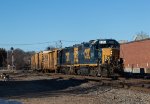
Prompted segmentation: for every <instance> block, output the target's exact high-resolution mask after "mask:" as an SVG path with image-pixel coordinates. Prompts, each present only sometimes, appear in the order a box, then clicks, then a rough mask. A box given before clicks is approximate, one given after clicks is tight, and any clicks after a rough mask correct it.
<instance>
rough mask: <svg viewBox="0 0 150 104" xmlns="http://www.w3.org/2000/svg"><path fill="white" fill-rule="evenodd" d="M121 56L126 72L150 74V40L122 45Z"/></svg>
mask: <svg viewBox="0 0 150 104" xmlns="http://www.w3.org/2000/svg"><path fill="white" fill-rule="evenodd" d="M120 56H121V58H123V59H124V67H125V71H126V72H133V73H150V38H148V39H144V40H138V41H132V42H128V43H123V44H121V45H120Z"/></svg>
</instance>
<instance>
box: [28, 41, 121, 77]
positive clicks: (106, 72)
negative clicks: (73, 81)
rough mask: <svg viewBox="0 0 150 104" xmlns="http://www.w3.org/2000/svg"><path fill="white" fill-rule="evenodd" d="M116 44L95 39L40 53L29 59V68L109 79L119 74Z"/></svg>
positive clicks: (118, 49)
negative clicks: (107, 77)
mask: <svg viewBox="0 0 150 104" xmlns="http://www.w3.org/2000/svg"><path fill="white" fill-rule="evenodd" d="M119 54H120V45H119V43H118V42H117V41H116V40H114V39H98V40H90V41H89V42H83V43H81V44H76V45H73V46H71V47H65V48H62V49H53V50H50V51H42V52H39V53H36V54H34V55H33V56H32V57H31V68H32V69H36V70H41V71H43V72H54V71H55V72H59V73H65V74H80V75H93V76H111V75H114V74H121V73H122V72H123V61H122V59H121V58H120V56H119Z"/></svg>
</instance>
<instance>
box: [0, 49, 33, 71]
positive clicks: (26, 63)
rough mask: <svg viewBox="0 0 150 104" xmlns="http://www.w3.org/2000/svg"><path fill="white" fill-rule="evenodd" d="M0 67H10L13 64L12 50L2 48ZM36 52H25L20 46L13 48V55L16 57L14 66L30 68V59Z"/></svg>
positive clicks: (0, 50)
mask: <svg viewBox="0 0 150 104" xmlns="http://www.w3.org/2000/svg"><path fill="white" fill-rule="evenodd" d="M0 53H1V54H0V67H8V66H10V68H11V66H12V51H11V50H8V51H6V50H5V49H2V48H1V49H0ZM33 54H34V52H33V51H32V52H25V51H23V50H21V49H19V48H17V49H14V50H13V57H14V66H15V69H17V70H19V69H29V68H30V63H31V62H30V60H31V55H33Z"/></svg>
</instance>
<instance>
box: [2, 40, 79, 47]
mask: <svg viewBox="0 0 150 104" xmlns="http://www.w3.org/2000/svg"><path fill="white" fill-rule="evenodd" d="M59 41H61V42H69V43H75V42H81V41H70V40H59ZM57 42H58V41H49V42H37V43H14V44H13V43H9V44H7V43H0V45H1V46H29V45H40V44H51V43H57Z"/></svg>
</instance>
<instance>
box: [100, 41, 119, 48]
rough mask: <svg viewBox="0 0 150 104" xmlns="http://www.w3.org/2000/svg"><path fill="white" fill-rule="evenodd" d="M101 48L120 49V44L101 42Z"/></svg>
mask: <svg viewBox="0 0 150 104" xmlns="http://www.w3.org/2000/svg"><path fill="white" fill-rule="evenodd" d="M98 46H99V48H119V43H118V42H117V41H116V40H99V44H98Z"/></svg>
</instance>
